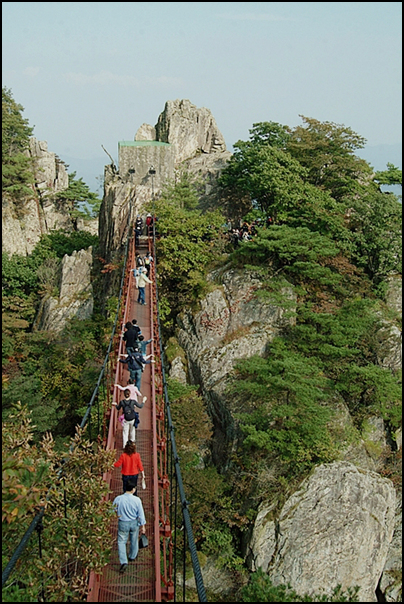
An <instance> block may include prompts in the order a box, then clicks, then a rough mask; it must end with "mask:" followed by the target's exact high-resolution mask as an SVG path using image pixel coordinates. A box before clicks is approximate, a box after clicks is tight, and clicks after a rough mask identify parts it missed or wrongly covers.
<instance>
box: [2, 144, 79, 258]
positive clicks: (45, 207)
mask: <svg viewBox="0 0 404 604" xmlns="http://www.w3.org/2000/svg"><path fill="white" fill-rule="evenodd" d="M28 153H29V155H30V157H31V158H32V159H33V162H34V170H35V186H34V187H33V191H32V196H31V197H27V198H26V199H25V200H24V201H23V202H22V203H19V204H18V205H17V204H16V203H15V202H14V201H13V200H12V199H10V198H8V197H4V196H3V199H2V205H3V208H2V249H3V251H6V252H8V253H9V254H19V255H22V256H27V255H29V254H30V253H31V252H32V250H33V249H34V247H35V245H36V244H37V243H38V241H39V240H40V238H41V236H42V235H43V234H46V233H49V232H50V231H51V230H54V229H66V230H67V231H71V230H73V222H72V220H71V217H70V215H69V211H68V208H67V207H64V206H63V205H61V204H58V203H57V202H55V201H54V200H53V197H52V195H53V194H54V193H57V192H58V191H62V190H64V189H67V187H68V184H69V182H68V181H69V179H68V175H67V172H66V168H65V165H64V164H63V162H61V161H60V160H59V159H58V158H57V156H56V154H55V153H53V152H51V151H48V145H47V143H46V141H38V140H36V139H35V138H31V139H30V147H29V151H28Z"/></svg>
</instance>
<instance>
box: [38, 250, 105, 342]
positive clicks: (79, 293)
mask: <svg viewBox="0 0 404 604" xmlns="http://www.w3.org/2000/svg"><path fill="white" fill-rule="evenodd" d="M92 261H93V255H92V248H91V247H89V248H88V249H87V250H80V251H79V252H73V254H72V255H71V256H68V255H67V254H66V255H65V256H64V258H63V260H62V265H61V276H60V293H59V297H58V298H55V297H53V296H48V297H46V298H44V299H43V300H42V302H41V305H40V308H39V311H38V314H37V317H36V320H35V323H34V326H33V328H34V330H35V329H37V330H47V331H54V332H60V331H61V330H62V329H63V327H64V326H65V324H66V321H67V320H68V319H71V318H72V317H77V318H78V319H89V318H90V317H91V315H92V312H93V306H94V299H93V288H92V284H91V267H92Z"/></svg>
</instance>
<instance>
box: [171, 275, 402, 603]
mask: <svg viewBox="0 0 404 604" xmlns="http://www.w3.org/2000/svg"><path fill="white" fill-rule="evenodd" d="M210 279H211V281H212V283H215V284H216V285H217V287H216V289H214V290H213V291H211V292H210V293H209V294H208V295H207V296H206V297H205V298H204V299H203V300H201V302H200V308H199V309H198V310H193V311H191V310H184V312H183V313H182V314H181V316H180V320H179V326H178V333H177V337H178V341H179V343H180V345H181V347H182V348H183V350H184V353H185V358H186V359H187V363H186V364H184V363H183V362H182V361H181V359H180V357H178V358H176V359H175V360H174V361H173V363H172V370H171V371H170V377H176V379H180V380H184V377H185V375H186V376H187V379H188V382H190V383H193V384H198V385H199V386H200V389H201V392H202V393H203V396H204V399H205V401H206V403H207V406H208V410H209V413H210V415H211V417H212V420H213V422H214V438H213V445H212V446H213V451H212V453H213V459H214V461H215V463H216V465H217V466H218V467H219V468H221V469H225V468H226V465H227V460H228V459H229V457H230V454H231V451H232V445H233V443H234V440H235V439H236V438H237V430H236V427H237V420H236V419H235V414H236V413H237V411H238V409H236V408H234V405H232V401H231V400H229V398H228V397H226V392H225V388H226V384H227V380H228V377H229V375H230V373H231V372H232V369H233V367H234V364H235V363H236V362H237V361H239V360H240V359H242V358H246V357H250V356H252V355H254V354H258V355H262V354H264V352H265V349H266V345H267V343H268V342H270V341H271V339H272V338H273V337H274V336H275V335H276V334H278V333H279V332H280V330H281V329H282V327H283V326H284V324H285V323H284V322H285V318H284V311H283V310H282V309H281V308H279V307H278V306H273V305H272V304H271V303H269V302H263V301H262V299H261V298H257V297H256V295H255V294H256V292H257V291H258V290H259V289H260V287H261V283H260V280H259V277H258V276H256V275H254V273H253V272H250V271H246V270H233V269H221V270H220V271H214V272H213V273H211V275H210ZM400 283H401V281H400V280H399V279H398V278H397V277H394V278H393V279H392V280H391V283H390V291H389V293H388V295H387V301H388V304H389V307H390V309H391V310H394V311H395V312H397V313H400V311H401V295H400V289H401V286H400ZM284 294H286V297H289V298H290V300H291V301H292V303H293V298H292V289H291V290H290V292H287V291H285V292H284ZM393 327H394V329H393ZM396 329H397V328H396V327H395V326H393V324H392V323H388V322H385V323H382V327H381V331H380V339H381V340H383V339H384V347H382V348H381V358H380V364H381V365H382V366H384V367H386V370H389V369H393V370H396V369H398V368H399V366H400V362H401V338H400V337H396V336H398V334H397V333H396ZM399 335H401V334H399ZM333 409H334V411H335V416H334V419H333V420H332V421H333V426H334V428H335V432H337V433H339V434H341V435H343V434H347V435H351V436H350V437H349V438H347V440H346V441H344V439H343V438H344V437H343V436H342V437H341V440H340V457H341V459H340V461H337V462H335V463H331V464H324V465H321V466H318V467H317V468H316V469H315V470H314V471H313V473H312V475H311V476H310V477H309V478H308V479H307V480H306V481H304V482H303V483H302V484H301V486H300V488H299V490H298V491H297V492H296V493H294V494H293V495H292V496H291V497H290V498H289V499H288V500H287V501H286V503H285V505H284V506H283V508H282V510H281V512H280V514H279V515H278V514H275V513H274V506H273V505H272V504H271V502H270V501H264V502H263V503H262V504H261V506H260V508H259V510H258V515H257V517H256V520H255V523H254V526H253V530H252V533H251V536H250V538H247V539H246V542H245V551H244V554H245V556H246V560H247V562H248V564H249V566H250V569H251V570H252V571H254V570H255V569H257V568H258V567H260V568H262V569H263V570H264V571H265V572H268V574H269V575H270V577H271V580H272V581H273V583H274V584H275V585H278V584H287V583H290V584H291V586H292V587H293V588H294V589H295V590H296V591H297V592H298V593H300V594H304V593H308V594H311V595H312V594H315V593H321V592H325V593H328V594H329V593H331V591H332V589H333V588H335V587H336V586H337V585H338V584H340V585H342V588H343V589H344V590H346V589H347V588H348V587H354V586H355V585H358V586H359V587H360V591H359V598H360V601H361V602H376V601H377V599H378V597H377V595H376V593H377V590H380V591H381V592H382V594H383V595H382V596H381V597H382V598H384V599H385V601H387V602H398V601H401V599H400V597H401V578H400V577H401V548H402V546H401V532H402V529H401V524H402V519H401V495H399V494H398V493H396V491H395V488H394V485H393V483H392V482H391V481H390V480H388V479H385V478H382V476H381V475H380V474H378V473H377V472H379V471H383V467H384V466H383V461H384V455H385V454H386V451H388V450H390V445H389V443H388V439H387V432H386V427H385V425H384V422H383V419H382V418H380V417H370V418H368V420H367V422H366V423H365V424H364V427H363V431H362V432H361V433H359V432H358V430H357V429H356V428H355V427H354V424H353V421H352V418H351V416H350V414H349V410H348V408H347V407H346V405H345V404H344V403H343V401H333ZM353 434H354V435H355V436H354V438H353V439H352V435H353ZM395 436H396V443H397V447H400V446H401V444H400V443H401V431H398V432H397V433H396V435H395ZM202 572H203V573H204V578H205V586H206V587H207V588H208V589H212V590H214V589H216V590H217V591H218V592H219V593H220V587H218V585H220V581H218V580H217V576H216V575H215V578H214V579H213V578H212V577H213V575H212V570H211V568H210V566H209V565H207V568H206V571H205V569H202ZM210 581H212V582H210ZM225 582H226V583H227V582H228V577H225V576H223V582H222V584H223V585H224V584H225Z"/></svg>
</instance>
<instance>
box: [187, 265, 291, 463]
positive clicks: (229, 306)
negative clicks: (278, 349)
mask: <svg viewBox="0 0 404 604" xmlns="http://www.w3.org/2000/svg"><path fill="white" fill-rule="evenodd" d="M210 279H211V280H212V282H215V283H216V284H217V286H216V288H215V289H214V290H213V291H212V292H210V293H209V294H208V295H207V296H206V297H205V298H204V299H203V300H201V302H200V310H198V311H196V312H191V311H189V310H185V311H184V312H183V313H182V314H181V316H180V318H179V321H178V323H179V329H178V334H177V337H178V342H179V344H180V346H181V347H182V348H183V349H184V351H185V354H186V357H187V362H188V374H189V377H190V381H191V383H193V384H199V385H200V387H201V390H202V393H203V396H204V398H205V400H206V401H207V403H208V408H209V412H210V414H211V415H212V416H213V417H214V418H215V430H216V433H215V438H214V443H215V444H214V450H213V458H214V459H215V460H216V461H217V463H218V464H219V465H221V464H226V459H227V453H226V451H227V450H229V449H230V448H231V446H232V442H233V439H234V437H235V420H234V418H233V416H232V413H233V412H234V411H235V409H232V407H231V403H230V402H229V401H226V398H225V396H224V391H225V389H226V386H227V384H228V379H229V376H230V374H231V372H232V370H233V367H234V365H235V363H236V362H238V361H240V360H241V359H243V358H248V357H251V356H253V355H255V354H258V355H263V354H264V353H265V351H266V347H267V345H268V343H269V342H270V341H271V340H272V339H273V338H274V337H275V336H276V335H279V333H280V330H281V329H282V328H283V327H284V326H285V324H286V322H290V321H292V319H285V309H284V308H282V307H281V306H279V305H276V304H274V303H271V302H270V301H268V300H264V299H262V298H259V297H257V295H256V293H257V291H258V290H259V289H260V288H261V287H262V283H261V281H260V279H259V278H258V277H257V276H256V275H255V274H254V272H253V271H247V270H235V269H227V270H226V269H225V270H220V271H215V272H213V273H211V275H210ZM283 293H284V297H285V300H287V301H288V302H289V303H292V304H294V297H293V294H292V288H290V289H287V288H285V291H284V292H283Z"/></svg>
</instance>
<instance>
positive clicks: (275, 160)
mask: <svg viewBox="0 0 404 604" xmlns="http://www.w3.org/2000/svg"><path fill="white" fill-rule="evenodd" d="M251 138H252V140H250V141H248V142H243V141H238V142H237V143H236V144H235V145H234V148H235V151H234V153H233V155H232V157H231V159H230V161H229V162H228V164H227V166H226V168H225V169H224V170H223V172H222V174H221V177H220V179H219V184H220V186H221V188H222V191H223V196H224V197H225V198H231V197H232V196H234V198H235V199H241V200H243V199H247V200H249V205H250V207H247V206H245V209H246V210H247V211H249V210H250V209H251V208H252V207H258V208H259V209H261V210H262V211H263V212H265V213H266V214H267V215H270V216H272V217H273V218H274V219H275V221H278V220H280V221H282V220H284V219H285V217H286V213H287V210H288V207H289V206H290V205H292V204H293V203H296V201H297V200H298V199H299V198H300V192H301V183H302V178H303V177H304V174H305V170H304V168H303V167H302V166H301V165H300V164H299V162H297V161H296V160H294V159H293V158H292V157H291V155H290V154H289V153H287V152H285V151H284V150H283V149H281V148H280V147H279V146H272V145H270V144H269V142H268V141H270V140H271V139H270V138H269V137H268V139H261V138H260V137H259V136H258V135H257V134H256V133H254V134H252V135H251ZM230 217H232V216H230Z"/></svg>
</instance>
